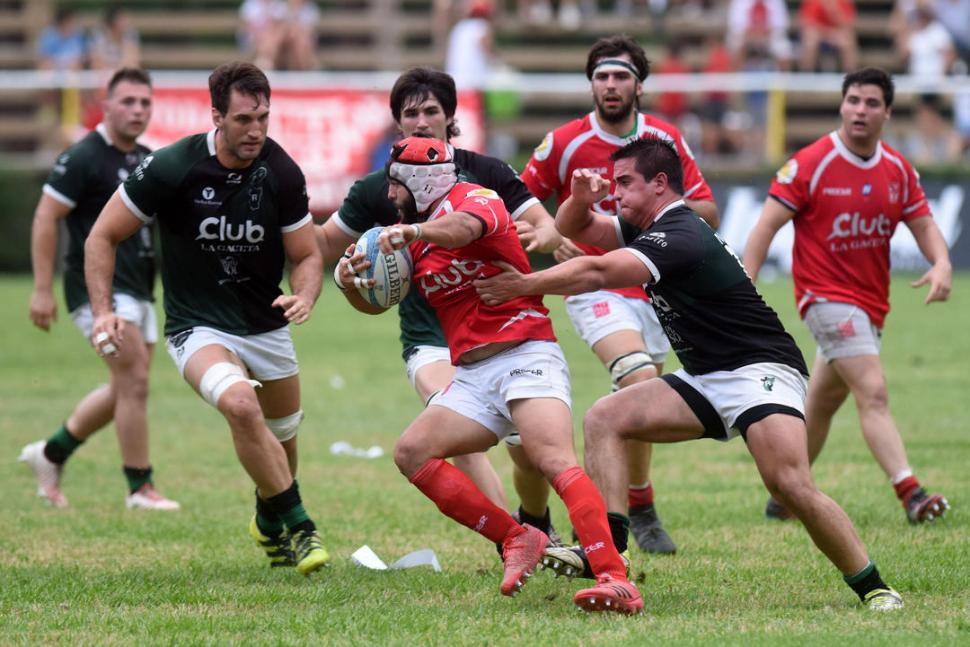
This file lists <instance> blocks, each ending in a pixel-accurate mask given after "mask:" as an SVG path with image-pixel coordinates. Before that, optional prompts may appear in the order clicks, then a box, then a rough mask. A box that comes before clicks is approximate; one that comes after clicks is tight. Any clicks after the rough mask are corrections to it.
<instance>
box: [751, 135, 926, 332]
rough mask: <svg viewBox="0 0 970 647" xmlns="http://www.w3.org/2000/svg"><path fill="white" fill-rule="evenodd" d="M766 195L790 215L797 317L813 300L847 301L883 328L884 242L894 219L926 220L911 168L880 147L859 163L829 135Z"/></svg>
mask: <svg viewBox="0 0 970 647" xmlns="http://www.w3.org/2000/svg"><path fill="white" fill-rule="evenodd" d="M768 194H769V195H770V196H771V197H773V198H775V199H776V200H778V201H779V202H781V203H782V204H784V205H785V206H786V207H788V208H789V209H791V210H792V211H794V212H795V217H794V224H795V243H794V247H793V250H792V277H793V278H794V281H795V299H796V301H797V303H798V312H799V314H801V315H802V316H804V315H805V310H806V309H808V306H809V305H811V304H812V303H813V302H815V301H840V302H843V303H852V304H855V305H857V306H859V307H860V308H862V309H863V310H865V311H866V313H867V314H868V315H869V318H870V319H871V320H872V323H873V324H874V325H875V326H876V327H878V328H882V325H883V322H884V321H885V319H886V314H887V313H888V312H889V240H890V238H892V235H893V232H894V231H896V225H898V224H899V223H900V221H910V220H913V219H914V218H919V217H921V216H927V215H930V208H929V204H928V203H927V202H926V195H925V194H924V193H923V187H921V186H920V183H919V175H917V173H916V171H915V170H914V169H913V167H912V166H911V165H910V164H909V162H907V161H906V160H905V159H904V158H903V156H902V155H900V154H899V153H898V152H896V151H895V150H893V149H892V148H890V147H889V146H887V145H886V144H884V143H882V142H880V143H879V144H878V145H877V146H876V152H875V154H874V155H873V156H872V157H871V158H869V159H868V160H864V159H862V158H861V157H859V156H858V155H856V154H855V153H853V152H852V151H850V150H849V149H848V148H847V147H846V145H845V144H844V143H842V140H841V139H840V138H839V135H838V133H837V132H832V133H830V134H828V135H826V136H825V137H822V138H821V139H819V140H818V141H816V142H815V143H813V144H811V145H809V146H806V147H805V148H803V149H802V150H800V151H798V152H797V153H795V156H794V157H793V158H791V159H790V160H788V162H787V163H786V164H785V165H784V166H783V167H782V168H781V170H780V171H778V173H777V174H776V176H775V179H774V181H773V182H772V184H771V189H769V191H768Z"/></svg>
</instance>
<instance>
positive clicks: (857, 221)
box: [826, 211, 893, 252]
mask: <svg viewBox="0 0 970 647" xmlns="http://www.w3.org/2000/svg"><path fill="white" fill-rule="evenodd" d="M892 233H893V222H892V220H890V219H889V217H887V216H886V215H885V214H884V213H880V214H879V215H876V216H871V217H868V218H867V217H865V216H863V215H862V214H861V213H859V212H858V211H854V212H852V213H849V212H843V213H840V214H839V215H837V216H836V217H835V220H833V221H832V231H831V232H829V235H828V238H826V240H827V241H828V242H829V248H830V250H831V251H833V252H845V251H849V250H856V249H871V248H875V247H883V246H885V245H887V244H888V243H889V239H890V237H891V236H892Z"/></svg>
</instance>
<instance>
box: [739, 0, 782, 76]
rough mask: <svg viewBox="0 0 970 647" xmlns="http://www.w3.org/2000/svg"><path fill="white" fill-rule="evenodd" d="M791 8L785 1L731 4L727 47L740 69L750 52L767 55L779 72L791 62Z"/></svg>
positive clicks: (745, 1) (744, 1)
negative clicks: (751, 49)
mask: <svg viewBox="0 0 970 647" xmlns="http://www.w3.org/2000/svg"><path fill="white" fill-rule="evenodd" d="M788 21H789V19H788V6H787V5H786V4H785V2H784V0H731V4H730V5H729V6H728V16H727V47H728V50H730V52H731V55H732V56H733V57H734V60H735V62H736V64H737V65H739V66H740V64H741V61H742V60H744V59H745V58H746V57H747V51H748V50H749V48H756V49H757V51H759V52H767V53H768V54H769V55H770V56H771V58H773V59H774V61H775V63H776V66H777V67H778V69H782V70H787V69H788V67H789V65H790V62H791V42H790V41H789V40H788Z"/></svg>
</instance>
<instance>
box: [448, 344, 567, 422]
mask: <svg viewBox="0 0 970 647" xmlns="http://www.w3.org/2000/svg"><path fill="white" fill-rule="evenodd" d="M523 398H556V399H557V400H562V401H563V402H565V403H566V406H567V407H571V406H572V401H571V399H570V395H569V367H568V366H566V358H565V357H564V356H563V354H562V349H561V348H559V344H557V343H556V342H554V341H527V342H525V343H523V344H519V345H518V346H515V347H513V348H510V349H508V350H505V351H502V352H501V353H499V354H498V355H494V356H492V357H489V358H488V359H483V360H482V361H480V362H475V363H473V364H465V365H461V366H458V367H457V368H456V369H455V377H454V379H453V380H452V382H451V384H449V385H448V387H447V388H446V389H445V390H444V391H442V393H441V395H440V396H439V397H438V399H436V400H435V401H434V402H433V403H432V404H431V406H432V407H445V408H447V409H451V410H452V411H454V412H456V413H460V414H461V415H463V416H465V417H466V418H470V419H471V420H474V421H475V422H477V423H479V424H481V425H482V426H484V427H485V428H486V429H488V430H489V431H491V432H492V433H493V434H495V435H496V436H498V438H499V440H501V439H502V438H505V437H506V436H507V435H509V433H511V432H512V430H513V427H512V415H511V413H509V402H511V401H512V400H521V399H523Z"/></svg>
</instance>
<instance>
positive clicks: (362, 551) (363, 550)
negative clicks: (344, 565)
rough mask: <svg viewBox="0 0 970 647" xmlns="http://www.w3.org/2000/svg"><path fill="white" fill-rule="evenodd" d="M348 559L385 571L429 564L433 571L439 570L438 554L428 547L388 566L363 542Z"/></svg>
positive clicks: (360, 564)
mask: <svg viewBox="0 0 970 647" xmlns="http://www.w3.org/2000/svg"><path fill="white" fill-rule="evenodd" d="M350 559H351V560H352V561H353V562H354V563H355V564H357V565H358V566H363V567H365V568H369V569H371V570H374V571H386V570H388V569H389V568H390V569H391V570H399V569H402V568H414V567H415V566H430V567H431V568H432V569H434V572H435V573H440V572H441V564H440V563H439V562H438V556H437V555H435V553H434V551H433V550H431V549H430V548H421V549H419V550H416V551H414V552H411V553H408V554H407V555H405V556H404V557H402V558H401V559H399V560H397V561H396V562H394V563H393V564H391V565H390V566H388V565H387V564H385V563H384V560H382V559H381V558H380V557H378V556H377V553H375V552H374V551H373V550H371V547H370V546H368V545H367V544H364V545H363V546H361V547H360V548H358V549H357V550H356V551H354V554H353V555H351V556H350Z"/></svg>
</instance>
